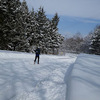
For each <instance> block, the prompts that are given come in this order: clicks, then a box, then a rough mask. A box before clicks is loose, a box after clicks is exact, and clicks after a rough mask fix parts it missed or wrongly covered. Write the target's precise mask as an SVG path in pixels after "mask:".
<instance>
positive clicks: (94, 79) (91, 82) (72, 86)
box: [65, 54, 100, 100]
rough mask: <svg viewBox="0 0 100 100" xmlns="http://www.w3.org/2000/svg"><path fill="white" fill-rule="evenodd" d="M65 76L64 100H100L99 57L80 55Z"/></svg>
mask: <svg viewBox="0 0 100 100" xmlns="http://www.w3.org/2000/svg"><path fill="white" fill-rule="evenodd" d="M66 76H67V77H66V80H65V81H66V83H67V95H66V100H100V56H96V55H88V54H80V55H79V56H78V58H77V59H76V62H75V63H74V65H72V66H71V67H69V69H68V71H67V75H66Z"/></svg>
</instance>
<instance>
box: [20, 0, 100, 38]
mask: <svg viewBox="0 0 100 100" xmlns="http://www.w3.org/2000/svg"><path fill="white" fill-rule="evenodd" d="M21 1H23V0H21ZM26 2H27V4H28V7H29V9H31V8H32V7H33V8H34V9H35V11H36V10H38V8H39V7H40V6H41V7H44V10H45V12H46V15H47V17H49V18H52V17H53V16H54V15H55V13H58V15H59V17H60V21H59V24H58V28H59V33H61V34H62V35H73V34H75V33H77V32H80V33H81V34H82V35H83V36H85V35H87V34H88V33H89V32H90V31H93V30H94V28H95V27H96V25H100V0H26Z"/></svg>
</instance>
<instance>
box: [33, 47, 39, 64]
mask: <svg viewBox="0 0 100 100" xmlns="http://www.w3.org/2000/svg"><path fill="white" fill-rule="evenodd" d="M39 56H40V49H39V48H37V49H36V50H35V60H34V64H35V62H36V60H37V59H38V62H37V63H38V64H39V59H40V57H39Z"/></svg>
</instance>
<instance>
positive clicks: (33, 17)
mask: <svg viewBox="0 0 100 100" xmlns="http://www.w3.org/2000/svg"><path fill="white" fill-rule="evenodd" d="M36 18H37V13H36V12H35V11H34V9H33V8H32V11H30V12H29V19H30V28H29V30H28V32H29V34H28V38H27V39H28V43H29V51H30V52H33V51H34V49H35V45H36V41H35V37H36V34H37V29H38V23H37V21H36Z"/></svg>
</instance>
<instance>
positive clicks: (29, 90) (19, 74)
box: [0, 51, 77, 100]
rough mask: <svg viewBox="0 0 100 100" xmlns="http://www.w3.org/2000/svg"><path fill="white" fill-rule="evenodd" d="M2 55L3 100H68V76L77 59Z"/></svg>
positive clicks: (0, 86)
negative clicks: (69, 69)
mask: <svg viewBox="0 0 100 100" xmlns="http://www.w3.org/2000/svg"><path fill="white" fill-rule="evenodd" d="M34 56H35V55H34V54H31V53H21V52H13V51H12V52H10V51H0V100H65V97H66V83H65V81H64V77H65V73H66V71H67V69H68V67H69V66H70V65H71V64H72V63H74V61H75V59H76V57H77V55H74V54H66V56H52V55H40V64H35V65H34Z"/></svg>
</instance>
